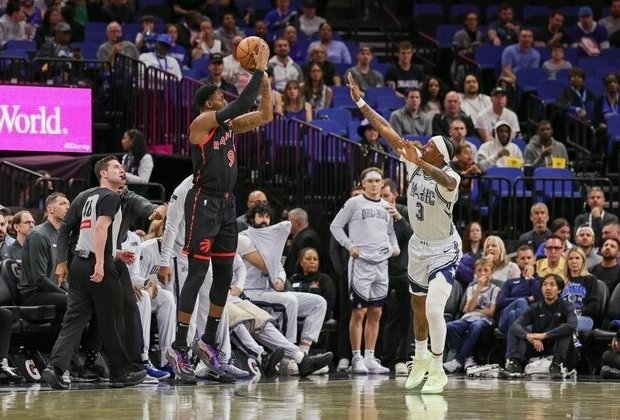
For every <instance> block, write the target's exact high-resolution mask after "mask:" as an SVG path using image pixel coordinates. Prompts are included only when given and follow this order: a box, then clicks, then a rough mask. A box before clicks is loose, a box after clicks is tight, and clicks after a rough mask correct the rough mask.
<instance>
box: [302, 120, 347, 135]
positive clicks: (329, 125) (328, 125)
mask: <svg viewBox="0 0 620 420" xmlns="http://www.w3.org/2000/svg"><path fill="white" fill-rule="evenodd" d="M310 125H313V126H315V127H317V128H319V129H321V131H324V132H325V133H328V134H336V135H339V136H346V134H347V129H346V128H345V127H348V123H347V126H345V125H343V124H342V123H340V122H339V121H336V120H311V121H310Z"/></svg>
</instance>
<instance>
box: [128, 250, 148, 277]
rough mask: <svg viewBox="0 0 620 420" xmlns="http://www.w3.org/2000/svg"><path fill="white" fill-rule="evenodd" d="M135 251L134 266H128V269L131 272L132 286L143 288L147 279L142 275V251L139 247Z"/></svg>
mask: <svg viewBox="0 0 620 420" xmlns="http://www.w3.org/2000/svg"><path fill="white" fill-rule="evenodd" d="M133 251H134V253H135V259H134V261H133V263H132V264H129V265H128V266H127V269H128V270H129V278H130V279H131V284H132V285H134V286H140V287H142V286H144V282H145V281H146V277H144V276H142V274H141V273H140V253H141V252H142V249H141V247H139V246H138V247H136V249H135V250H133Z"/></svg>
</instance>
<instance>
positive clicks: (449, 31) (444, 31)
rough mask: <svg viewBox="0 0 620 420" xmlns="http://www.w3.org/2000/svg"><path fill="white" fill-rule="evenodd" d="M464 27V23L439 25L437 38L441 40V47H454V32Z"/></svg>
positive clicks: (438, 40)
mask: <svg viewBox="0 0 620 420" xmlns="http://www.w3.org/2000/svg"><path fill="white" fill-rule="evenodd" d="M461 29H463V25H437V28H436V29H435V39H436V40H437V42H439V47H441V48H449V47H452V41H453V40H454V34H455V33H457V32H458V31H460V30H461Z"/></svg>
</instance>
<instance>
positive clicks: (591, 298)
mask: <svg viewBox="0 0 620 420" xmlns="http://www.w3.org/2000/svg"><path fill="white" fill-rule="evenodd" d="M565 258H566V265H565V266H564V278H565V279H566V286H565V287H564V289H563V290H562V294H561V295H560V298H561V299H562V300H564V301H566V302H572V303H573V305H575V314H576V315H577V331H587V330H591V329H592V328H593V327H594V318H596V315H597V313H598V306H599V302H598V286H599V285H598V280H597V279H596V277H594V276H593V275H592V274H590V272H589V271H588V269H587V268H586V255H585V254H584V253H583V251H582V250H581V248H579V247H574V248H571V249H569V250H568V251H567V252H566V257H565Z"/></svg>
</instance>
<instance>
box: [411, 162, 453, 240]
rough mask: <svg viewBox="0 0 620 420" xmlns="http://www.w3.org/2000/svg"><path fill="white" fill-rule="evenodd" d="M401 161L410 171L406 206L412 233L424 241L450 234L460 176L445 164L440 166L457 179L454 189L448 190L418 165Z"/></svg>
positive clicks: (442, 237) (445, 236)
mask: <svg viewBox="0 0 620 420" xmlns="http://www.w3.org/2000/svg"><path fill="white" fill-rule="evenodd" d="M404 162H405V164H406V165H407V173H408V174H409V185H408V186H407V209H408V212H409V222H410V224H411V228H412V229H413V233H415V235H416V236H417V237H418V238H420V239H422V240H426V241H436V240H441V239H446V238H449V237H451V236H452V235H453V234H454V233H455V232H456V228H455V226H454V223H453V222H452V211H453V209H454V204H455V203H456V200H458V191H459V184H460V182H461V177H460V176H459V174H457V173H456V172H455V171H454V170H453V169H452V168H450V166H448V165H446V166H444V167H443V168H442V170H443V171H445V173H446V174H447V175H448V176H449V177H452V178H454V179H456V188H455V189H454V190H453V191H450V190H448V189H447V188H444V187H442V186H441V185H439V184H437V182H436V181H434V180H433V179H432V178H431V177H430V176H428V175H426V174H425V173H424V171H422V168H420V167H419V166H418V165H415V164H413V163H411V162H409V161H407V160H404Z"/></svg>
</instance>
